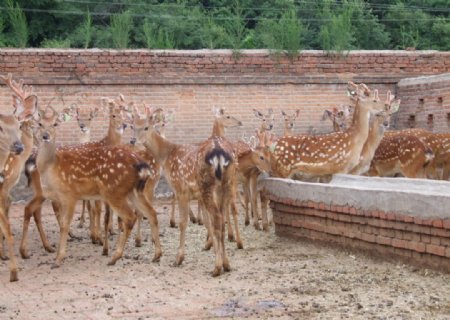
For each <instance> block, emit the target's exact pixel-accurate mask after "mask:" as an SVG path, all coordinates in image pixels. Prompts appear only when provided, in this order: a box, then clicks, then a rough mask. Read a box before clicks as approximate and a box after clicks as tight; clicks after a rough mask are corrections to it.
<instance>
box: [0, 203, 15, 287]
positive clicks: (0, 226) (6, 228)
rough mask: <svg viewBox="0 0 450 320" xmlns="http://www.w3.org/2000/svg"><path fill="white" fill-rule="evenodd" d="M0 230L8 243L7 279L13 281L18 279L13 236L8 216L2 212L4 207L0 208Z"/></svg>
mask: <svg viewBox="0 0 450 320" xmlns="http://www.w3.org/2000/svg"><path fill="white" fill-rule="evenodd" d="M0 230H1V231H2V233H3V234H4V235H5V237H6V242H7V243H8V255H9V281H11V282H14V281H17V280H19V277H18V271H17V261H16V256H15V255H14V238H13V235H12V232H11V227H10V225H9V221H8V218H7V217H6V213H5V212H4V208H0Z"/></svg>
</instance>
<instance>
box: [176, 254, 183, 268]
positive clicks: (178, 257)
mask: <svg viewBox="0 0 450 320" xmlns="http://www.w3.org/2000/svg"><path fill="white" fill-rule="evenodd" d="M183 260H184V255H182V254H180V255H178V256H177V258H176V259H175V266H179V265H181V264H182V263H183Z"/></svg>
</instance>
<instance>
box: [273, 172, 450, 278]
mask: <svg viewBox="0 0 450 320" xmlns="http://www.w3.org/2000/svg"><path fill="white" fill-rule="evenodd" d="M358 178H359V177H354V178H351V179H354V180H355V179H358ZM361 178H363V177H361ZM363 179H364V178H363ZM379 179H380V180H382V178H379ZM286 181H289V180H286ZM364 182H365V181H361V182H359V181H358V182H357V183H358V185H364ZM270 183H272V185H271V186H270V187H269V188H268V196H269V198H270V200H271V208H272V212H273V219H274V223H275V232H276V234H277V235H280V236H288V237H294V238H304V239H310V240H314V241H320V242H326V243H331V244H337V245H339V246H342V247H345V248H346V249H355V250H362V251H365V252H368V253H370V254H371V255H375V256H381V257H383V258H387V257H389V258H394V259H401V260H404V261H405V262H407V263H412V264H416V265H421V266H426V267H431V268H434V269H438V270H442V271H446V272H450V213H449V212H447V214H443V215H442V214H441V215H440V214H436V215H435V214H433V208H430V210H429V211H427V212H423V211H422V210H421V208H418V207H417V210H415V212H414V210H413V212H405V211H403V210H402V209H401V205H398V203H396V202H395V201H396V200H394V199H395V198H397V199H398V202H401V199H400V198H399V193H393V195H392V196H393V198H392V199H390V200H389V199H384V198H383V197H381V198H380V199H379V200H378V201H379V202H380V204H381V202H386V201H387V202H388V203H383V206H384V207H383V208H377V207H376V206H374V207H369V206H365V204H364V202H365V199H368V198H369V197H370V198H372V199H374V198H375V199H376V198H377V196H378V194H377V191H376V190H374V189H371V188H368V189H367V190H365V191H361V192H362V193H361V194H362V195H363V196H362V197H361V199H360V200H361V201H360V202H359V204H358V201H357V202H352V201H349V202H347V201H346V200H342V201H339V200H337V198H336V197H334V195H333V197H334V199H333V200H330V198H331V197H329V198H327V197H323V201H320V200H318V198H316V199H314V200H308V199H305V198H306V197H302V196H299V197H297V196H291V195H289V194H288V192H285V193H283V190H282V189H284V188H290V189H291V191H292V192H298V194H300V193H301V192H304V191H305V190H306V189H308V188H313V189H314V188H316V186H314V185H313V184H302V183H300V184H297V185H296V183H292V184H291V183H290V182H287V184H289V186H288V187H287V186H286V185H281V184H285V183H286V182H284V181H283V182H281V179H280V181H276V182H273V181H271V182H269V184H270ZM344 184H347V182H344V183H343V184H342V185H341V187H342V186H343V185H344ZM438 184H439V183H438ZM438 187H443V188H445V185H442V182H440V184H439V185H438ZM448 187H449V186H447V187H446V188H447V191H448ZM363 188H364V187H363ZM422 188H424V189H426V186H422ZM280 189H281V190H280ZM406 189H407V188H403V190H406ZM294 190H296V191H294ZM351 192H355V190H351V189H348V190H344V193H351ZM364 192H366V193H364ZM403 192H405V191H403ZM409 196H410V197H415V198H416V199H417V198H420V199H421V201H422V203H423V202H427V201H434V199H429V200H427V199H426V195H425V196H424V195H423V194H422V195H419V194H417V193H412V194H411V195H409ZM355 197H356V198H358V196H355ZM438 198H439V200H440V201H442V200H443V198H442V196H441V197H438ZM406 199H407V198H406ZM410 199H411V198H410ZM389 201H391V203H389ZM444 203H445V204H444ZM443 204H444V205H446V207H445V208H446V210H447V211H448V210H449V209H448V208H450V197H449V196H448V195H447V197H446V199H445V200H444V202H443V203H439V205H443ZM389 207H390V208H391V209H388V208H389Z"/></svg>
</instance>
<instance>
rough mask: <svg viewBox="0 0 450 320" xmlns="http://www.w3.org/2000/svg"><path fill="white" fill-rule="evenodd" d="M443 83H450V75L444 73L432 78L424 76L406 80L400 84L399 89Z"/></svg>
mask: <svg viewBox="0 0 450 320" xmlns="http://www.w3.org/2000/svg"><path fill="white" fill-rule="evenodd" d="M443 81H450V73H443V74H438V75H432V76H422V77H415V78H405V79H402V80H400V81H399V82H398V84H397V85H398V86H399V87H405V86H412V85H418V84H432V83H440V82H443Z"/></svg>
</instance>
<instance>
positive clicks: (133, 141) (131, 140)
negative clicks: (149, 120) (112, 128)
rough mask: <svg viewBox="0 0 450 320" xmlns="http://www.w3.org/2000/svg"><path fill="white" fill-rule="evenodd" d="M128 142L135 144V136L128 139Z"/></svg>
mask: <svg viewBox="0 0 450 320" xmlns="http://www.w3.org/2000/svg"><path fill="white" fill-rule="evenodd" d="M130 144H132V145H133V146H134V145H135V144H136V138H134V137H133V138H131V139H130Z"/></svg>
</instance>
